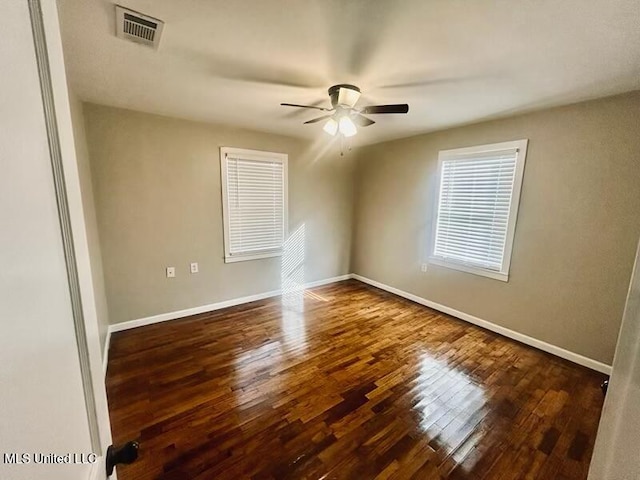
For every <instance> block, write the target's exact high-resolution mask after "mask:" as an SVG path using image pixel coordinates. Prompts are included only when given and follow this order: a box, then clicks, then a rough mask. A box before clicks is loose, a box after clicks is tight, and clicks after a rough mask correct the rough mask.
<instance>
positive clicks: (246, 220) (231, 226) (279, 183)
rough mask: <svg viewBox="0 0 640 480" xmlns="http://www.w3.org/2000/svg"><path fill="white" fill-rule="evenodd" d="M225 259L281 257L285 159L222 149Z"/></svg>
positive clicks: (261, 153) (262, 153) (284, 217)
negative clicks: (279, 255)
mask: <svg viewBox="0 0 640 480" xmlns="http://www.w3.org/2000/svg"><path fill="white" fill-rule="evenodd" d="M221 157H222V176H223V178H222V181H223V197H224V198H223V200H224V205H223V208H224V221H225V257H226V258H227V260H230V261H235V260H248V259H255V258H262V257H267V256H274V255H278V254H281V252H282V245H283V242H284V235H285V221H286V213H285V209H286V155H281V154H269V153H266V152H252V151H247V150H240V149H222V151H221Z"/></svg>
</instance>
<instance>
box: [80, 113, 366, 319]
mask: <svg viewBox="0 0 640 480" xmlns="http://www.w3.org/2000/svg"><path fill="white" fill-rule="evenodd" d="M84 107H85V108H84V110H85V117H86V126H87V138H88V145H89V153H90V158H91V168H92V173H93V179H94V182H93V185H94V192H95V200H96V212H97V219H98V226H99V231H100V241H101V245H102V258H103V265H104V275H105V284H106V290H107V298H108V301H109V316H110V321H111V323H118V322H123V321H126V320H132V319H137V318H141V317H146V316H151V315H156V314H161V313H166V312H172V311H176V310H181V309H186V308H191V307H197V306H201V305H207V304H210V303H214V302H219V301H223V300H228V299H233V298H237V297H242V296H247V295H252V294H258V293H263V292H267V291H272V290H276V289H279V288H280V285H281V259H280V258H270V259H262V260H254V261H245V262H236V263H230V264H225V263H224V260H223V258H224V250H223V235H222V206H221V190H220V160H219V148H220V147H222V146H229V147H240V148H249V149H257V150H266V151H273V152H282V153H287V154H288V155H289V230H290V232H293V231H295V230H297V229H298V228H300V226H302V225H304V231H305V241H304V248H305V265H304V281H305V282H311V281H315V280H321V279H325V278H329V277H333V276H337V275H343V274H347V273H349V271H350V263H349V262H350V249H351V224H352V221H351V214H352V200H353V199H352V186H353V178H352V174H353V166H354V162H353V161H352V159H350V158H349V157H342V158H341V157H339V155H337V154H336V152H332V153H331V154H330V155H324V156H322V158H317V157H318V151H317V149H315V148H314V147H313V145H311V144H310V143H308V142H305V141H301V140H296V139H292V138H288V137H284V136H277V135H271V134H264V133H258V132H252V131H247V130H241V129H235V128H231V127H223V126H213V125H208V124H203V123H195V122H190V121H185V120H178V119H171V118H166V117H161V116H155V115H149V114H144V113H138V112H131V111H127V110H121V109H115V108H110V107H104V106H98V105H92V104H85V105H84ZM323 143H324V142H323ZM190 262H198V263H199V266H200V273H198V274H190V273H189V264H190ZM167 266H174V267H176V278H173V279H167V278H166V276H165V267H167Z"/></svg>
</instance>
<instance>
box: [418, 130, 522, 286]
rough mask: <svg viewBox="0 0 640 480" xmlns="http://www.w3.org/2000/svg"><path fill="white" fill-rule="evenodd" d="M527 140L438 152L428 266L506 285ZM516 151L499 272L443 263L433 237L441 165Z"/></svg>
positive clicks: (444, 259) (434, 233)
mask: <svg viewBox="0 0 640 480" xmlns="http://www.w3.org/2000/svg"><path fill="white" fill-rule="evenodd" d="M528 143H529V140H528V139H522V140H513V141H508V142H500V143H491V144H487V145H476V146H472V147H464V148H454V149H450V150H441V151H440V152H438V171H437V184H436V189H435V200H434V202H433V216H432V225H431V235H430V242H431V243H430V245H429V256H428V262H429V263H430V264H433V265H438V266H441V267H446V268H449V269H452V270H458V271H461V272H466V273H472V274H474V275H480V276H484V277H488V278H492V279H495V280H501V281H503V282H508V281H509V269H510V267H511V255H512V253H513V240H514V236H515V229H516V223H517V221H518V209H519V206H520V194H521V191H522V181H523V178H524V167H525V162H526V158H527V146H528ZM511 149H517V151H518V156H517V158H516V166H515V173H514V178H513V189H512V191H511V204H510V207H509V220H508V222H507V234H506V238H505V246H504V253H503V257H502V266H501V268H500V270H499V271H498V270H492V269H489V268H483V267H480V266H478V265H474V264H470V263H466V262H463V261H457V260H452V259H446V258H444V257H441V256H438V255H435V253H434V251H435V247H436V236H437V229H438V217H439V214H440V200H441V199H440V193H441V192H440V190H441V188H442V165H443V163H444V161H445V160H455V159H462V158H463V157H465V156H469V155H472V154H484V153H490V152H494V151H500V150H511Z"/></svg>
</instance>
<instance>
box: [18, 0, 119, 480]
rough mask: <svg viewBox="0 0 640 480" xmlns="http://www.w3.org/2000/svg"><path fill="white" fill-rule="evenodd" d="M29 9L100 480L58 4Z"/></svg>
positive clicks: (92, 312)
mask: <svg viewBox="0 0 640 480" xmlns="http://www.w3.org/2000/svg"><path fill="white" fill-rule="evenodd" d="M28 4H29V16H30V20H31V29H32V33H33V43H34V48H35V55H36V62H37V66H38V76H39V80H40V90H41V95H42V104H43V109H44V119H45V126H46V131H47V139H48V145H49V156H50V159H51V169H52V176H53V183H54V187H55V195H56V203H57V209H58V217H59V220H60V232H61V238H62V244H63V249H64V256H65V263H66V271H67V280H68V284H69V296H70V300H71V306H72V314H73V324H74V330H75V337H76V345H77V350H78V359H79V364H80V372H81V378H82V386H83V391H84V399H85V406H86V412H87V423H88V427H89V434H90V439H91V448H92V451H93V453H95V454H96V455H97V456H98V461H97V462H96V463H94V465H93V468H92V470H91V474H90V478H91V480H102V479H106V468H105V454H106V450H107V447H108V446H109V445H110V444H111V427H110V422H109V411H108V406H107V397H106V388H105V383H104V375H103V370H102V354H101V345H100V340H99V332H98V318H97V313H96V306H95V296H94V289H93V280H92V276H91V263H90V256H89V246H88V241H87V235H86V226H85V221H84V210H83V205H82V196H81V190H80V177H79V173H78V164H77V159H76V151H75V143H74V138H73V137H74V136H73V126H72V121H71V109H70V105H69V91H68V88H67V78H66V73H65V65H64V55H63V51H62V39H61V35H60V24H59V19H58V11H57V4H56V0H28ZM112 478H116V477H115V474H114V475H113V476H112Z"/></svg>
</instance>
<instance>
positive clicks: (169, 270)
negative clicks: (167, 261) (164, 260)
mask: <svg viewBox="0 0 640 480" xmlns="http://www.w3.org/2000/svg"><path fill="white" fill-rule="evenodd" d="M175 276H176V267H167V278H174V277H175Z"/></svg>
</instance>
